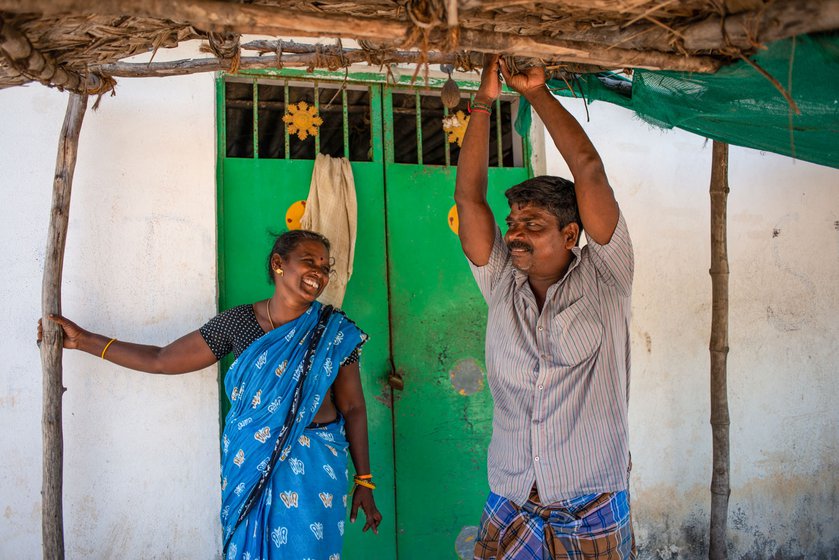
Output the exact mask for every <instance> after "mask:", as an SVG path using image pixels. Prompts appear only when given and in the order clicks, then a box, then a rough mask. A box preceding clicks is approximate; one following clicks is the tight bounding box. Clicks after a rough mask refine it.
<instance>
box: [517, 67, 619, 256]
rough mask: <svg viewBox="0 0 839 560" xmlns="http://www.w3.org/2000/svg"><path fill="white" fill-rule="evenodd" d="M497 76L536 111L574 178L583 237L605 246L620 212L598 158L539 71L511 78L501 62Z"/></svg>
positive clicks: (576, 123) (530, 71) (613, 230)
mask: <svg viewBox="0 0 839 560" xmlns="http://www.w3.org/2000/svg"><path fill="white" fill-rule="evenodd" d="M501 72H502V74H503V75H504V81H506V82H507V85H508V86H510V87H511V88H513V89H514V90H516V91H518V92H519V93H520V94H521V95H522V96H523V97H524V98H525V99H527V100H528V101H529V102H530V104H531V105H532V106H533V108H534V109H535V110H536V113H538V115H539V118H540V119H542V122H543V123H544V125H545V128H546V129H547V131H548V133H549V134H550V135H551V138H553V141H554V144H556V147H557V149H558V150H559V153H560V155H562V158H563V159H564V160H565V162H566V163H567V164H568V168H569V169H570V171H571V175H573V176H574V190H575V192H576V195H577V207H578V208H579V211H580V219H581V220H582V222H583V229H584V230H585V231H586V236H587V237H588V238H589V239H592V240H594V241H595V242H596V243H598V244H600V245H606V244H607V243H609V241H610V240H611V239H612V234H613V233H614V232H615V226H617V224H618V216H619V213H620V210H619V209H618V203H617V201H616V200H615V195H614V193H613V192H612V187H610V186H609V180H608V179H607V178H606V171H605V169H604V168H603V161H602V160H601V159H600V154H598V153H597V150H596V149H595V148H594V145H593V144H592V143H591V140H589V138H588V136H587V135H586V133H585V132H584V131H583V128H582V127H581V126H580V123H578V122H577V119H575V118H574V117H573V116H572V115H571V114H570V113H569V112H568V111H567V110H566V109H565V107H563V106H562V104H561V103H560V102H559V101H557V99H556V98H555V97H554V96H553V95H552V94H551V92H550V91H549V90H548V88H547V86H546V85H545V71H544V69H543V68H541V67H531V68H528V69H526V70H525V71H523V72H522V73H517V74H512V75H511V74H510V71H509V69H508V68H507V66H506V65H505V64H504V61H503V60H502V61H501Z"/></svg>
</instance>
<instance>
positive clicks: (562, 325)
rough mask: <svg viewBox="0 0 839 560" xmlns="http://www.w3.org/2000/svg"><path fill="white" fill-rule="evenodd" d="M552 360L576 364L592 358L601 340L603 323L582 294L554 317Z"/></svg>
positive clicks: (563, 363)
mask: <svg viewBox="0 0 839 560" xmlns="http://www.w3.org/2000/svg"><path fill="white" fill-rule="evenodd" d="M551 330H552V336H553V342H554V350H555V351H554V359H555V360H556V361H557V362H558V363H559V365H561V366H576V365H579V364H581V363H582V362H584V361H586V360H587V359H589V358H590V357H592V356H593V355H594V354H595V353H596V352H597V350H598V348H600V343H601V342H602V340H603V323H602V322H601V321H600V315H599V313H598V312H597V308H596V307H595V305H594V302H593V301H591V300H589V299H588V298H586V297H581V298H580V299H578V300H577V301H575V302H574V303H572V304H571V305H569V306H568V307H566V308H565V309H564V310H562V311H561V312H559V313H558V314H557V315H556V316H555V317H554V318H553V329H551Z"/></svg>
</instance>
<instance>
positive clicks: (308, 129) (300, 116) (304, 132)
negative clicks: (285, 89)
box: [283, 101, 323, 140]
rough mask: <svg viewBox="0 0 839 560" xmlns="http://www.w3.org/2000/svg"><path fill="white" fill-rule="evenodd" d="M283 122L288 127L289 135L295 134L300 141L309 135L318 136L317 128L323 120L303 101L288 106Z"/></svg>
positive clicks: (315, 110)
mask: <svg viewBox="0 0 839 560" xmlns="http://www.w3.org/2000/svg"><path fill="white" fill-rule="evenodd" d="M283 122H284V123H286V124H287V125H288V133H289V134H297V137H298V138H299V139H301V140H305V139H306V138H308V137H309V136H310V135H311V136H317V135H318V131H319V129H318V127H319V126H320V125H322V124H323V119H322V118H320V115H318V110H317V108H315V107H314V106H310V105H309V104H308V103H306V102H305V101H301V102H300V103H298V104H296V105H289V106H288V112H287V113H286V114H285V115H283Z"/></svg>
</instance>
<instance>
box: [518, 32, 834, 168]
mask: <svg viewBox="0 0 839 560" xmlns="http://www.w3.org/2000/svg"><path fill="white" fill-rule="evenodd" d="M752 60H753V61H755V62H756V63H757V64H758V65H759V66H760V67H761V68H763V69H764V70H766V71H767V72H768V73H769V74H770V75H771V76H773V77H774V78H775V79H776V80H778V82H780V83H781V84H782V85H783V86H784V88H786V89H787V91H789V92H790V93H791V95H792V97H793V99H794V100H795V102H796V103H797V104H798V107H799V109H800V110H801V114H800V115H795V114H794V113H793V112H792V110H791V108H790V105H789V104H788V103H787V101H786V100H785V99H784V97H783V96H782V95H781V93H780V92H779V91H778V90H777V89H776V88H775V87H774V86H773V85H772V84H771V83H770V82H769V80H767V79H766V77H764V76H762V75H761V74H760V73H758V71H757V70H755V69H754V68H752V67H751V66H750V65H749V64H747V63H746V62H745V61H740V62H738V63H735V64H732V65H730V66H726V67H724V68H722V69H720V70H719V71H718V72H717V73H715V74H691V73H682V72H653V71H648V70H636V71H635V72H634V73H633V79H632V81H630V80H627V79H626V78H624V77H622V76H619V75H616V74H611V73H600V74H586V75H582V76H580V77H579V78H578V79H577V80H575V81H574V82H572V83H571V84H570V86H571V88H573V90H574V92H573V93H572V91H571V90H569V84H566V83H565V82H563V81H556V80H551V81H550V82H549V84H548V85H549V87H550V88H551V90H552V91H554V93H555V94H557V95H561V96H566V97H571V96H578V97H579V96H581V97H584V98H585V99H586V100H587V101H588V102H592V101H606V102H609V103H614V104H616V105H620V106H622V107H626V108H628V109H631V110H632V111H635V113H637V114H638V115H639V116H640V117H641V118H642V119H644V120H645V121H647V122H649V123H651V124H654V125H656V126H660V127H663V128H672V127H677V128H681V129H684V130H688V131H690V132H694V133H696V134H699V135H701V136H704V137H706V138H713V139H715V140H720V141H722V142H727V143H729V144H734V145H737V146H746V147H749V148H755V149H758V150H766V151H770V152H775V153H779V154H784V155H788V156H792V157H795V158H797V159H801V160H806V161H811V162H814V163H819V164H822V165H827V166H830V167H836V168H839V136H837V132H839V33H835V32H834V33H828V34H819V35H802V36H799V37H794V38H792V39H785V40H782V41H777V42H775V43H772V44H770V45H769V47H768V48H767V49H766V50H763V51H761V52H759V53H758V54H756V55H755V56H753V57H752ZM530 120H531V117H530V105H529V104H528V103H527V102H523V103H521V104H520V106H519V113H518V116H517V118H516V130H517V131H518V132H519V133H520V134H523V135H524V134H526V133H527V131H528V130H529V129H530Z"/></svg>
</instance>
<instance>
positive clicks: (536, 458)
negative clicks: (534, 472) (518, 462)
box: [533, 455, 539, 463]
mask: <svg viewBox="0 0 839 560" xmlns="http://www.w3.org/2000/svg"><path fill="white" fill-rule="evenodd" d="M533 460H534V461H536V462H537V463H538V462H539V456H538V455H536V456H535V457H534V458H533Z"/></svg>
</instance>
